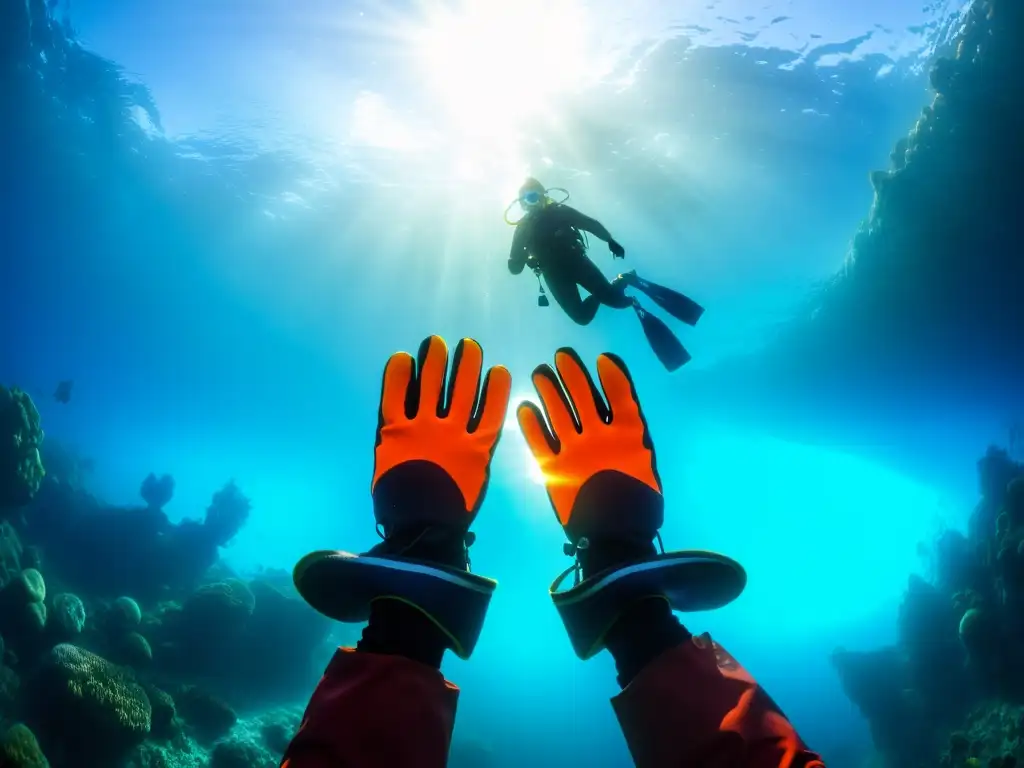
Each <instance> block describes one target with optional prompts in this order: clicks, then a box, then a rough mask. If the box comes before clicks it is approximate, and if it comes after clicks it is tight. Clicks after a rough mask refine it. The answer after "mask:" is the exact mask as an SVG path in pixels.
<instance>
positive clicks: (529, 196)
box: [519, 189, 544, 208]
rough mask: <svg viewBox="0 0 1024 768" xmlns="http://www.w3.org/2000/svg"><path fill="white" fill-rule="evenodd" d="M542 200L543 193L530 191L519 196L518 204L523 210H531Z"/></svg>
mask: <svg viewBox="0 0 1024 768" xmlns="http://www.w3.org/2000/svg"><path fill="white" fill-rule="evenodd" d="M543 199H544V193H542V192H538V191H537V190H535V189H531V190H529V191H528V192H524V193H523V194H521V195H520V196H519V204H520V205H522V206H523V207H524V208H533V207H534V206H536V205H540V201H541V200H543Z"/></svg>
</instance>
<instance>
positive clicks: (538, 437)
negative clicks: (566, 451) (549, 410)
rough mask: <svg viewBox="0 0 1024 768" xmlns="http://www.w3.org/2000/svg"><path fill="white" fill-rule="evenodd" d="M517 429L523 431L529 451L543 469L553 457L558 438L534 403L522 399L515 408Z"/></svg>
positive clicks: (556, 449) (556, 448)
mask: <svg viewBox="0 0 1024 768" xmlns="http://www.w3.org/2000/svg"><path fill="white" fill-rule="evenodd" d="M516 419H517V420H518V421H519V431H520V432H522V433H523V438H524V439H525V440H526V444H527V445H528V446H529V447H530V452H531V453H533V457H534V458H535V459H536V460H537V463H538V464H540V467H541V469H542V470H543V469H544V468H545V467H546V466H547V465H548V464H549V463H550V462H551V461H552V460H554V458H555V454H556V453H557V451H558V439H557V438H556V437H555V436H554V435H552V434H551V430H550V429H548V425H547V424H546V423H545V422H544V415H543V414H542V413H541V412H540V408H538V407H537V406H536V404H534V403H531V402H529V401H528V400H524V401H523V402H521V403H520V404H519V407H518V408H517V409H516Z"/></svg>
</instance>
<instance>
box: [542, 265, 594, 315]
mask: <svg viewBox="0 0 1024 768" xmlns="http://www.w3.org/2000/svg"><path fill="white" fill-rule="evenodd" d="M566 266H567V265H565V264H559V265H558V266H556V267H554V268H549V269H546V270H544V282H545V283H546V284H547V287H548V292H549V293H550V294H551V297H552V298H553V299H554V300H555V301H556V302H558V306H560V307H561V308H562V310H563V311H564V312H565V314H567V315H568V316H569V317H570V318H571V319H572V321H573V322H574V323H577V324H579V325H588V324H589V323H590V321H591V320H593V319H594V315H596V314H597V307H598V302H592V303H593V306H592V307H591V306H589V305H588V303H587V302H589V301H590V299H592V298H593V297H592V296H588V297H587V299H586V301H585V300H583V299H582V298H581V297H580V289H579V288H578V287H577V275H576V274H575V270H572V269H569V268H566Z"/></svg>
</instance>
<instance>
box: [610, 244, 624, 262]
mask: <svg viewBox="0 0 1024 768" xmlns="http://www.w3.org/2000/svg"><path fill="white" fill-rule="evenodd" d="M608 250H609V251H611V252H612V256H614V257H615V258H617V259H624V258H626V249H625V248H623V247H622V245H621V243H619V241H618V240H609V241H608Z"/></svg>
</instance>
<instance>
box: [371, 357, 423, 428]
mask: <svg viewBox="0 0 1024 768" xmlns="http://www.w3.org/2000/svg"><path fill="white" fill-rule="evenodd" d="M415 365H416V362H415V361H414V360H413V359H412V355H410V354H408V353H406V352H396V353H395V354H393V355H392V356H391V357H390V358H389V359H388V362H387V365H385V366H384V379H383V382H382V384H381V392H380V426H384V425H385V424H395V423H398V422H401V421H406V420H407V419H409V418H410V416H409V412H408V411H407V409H406V406H407V399H408V397H409V384H410V382H411V381H412V372H413V368H414V367H415Z"/></svg>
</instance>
